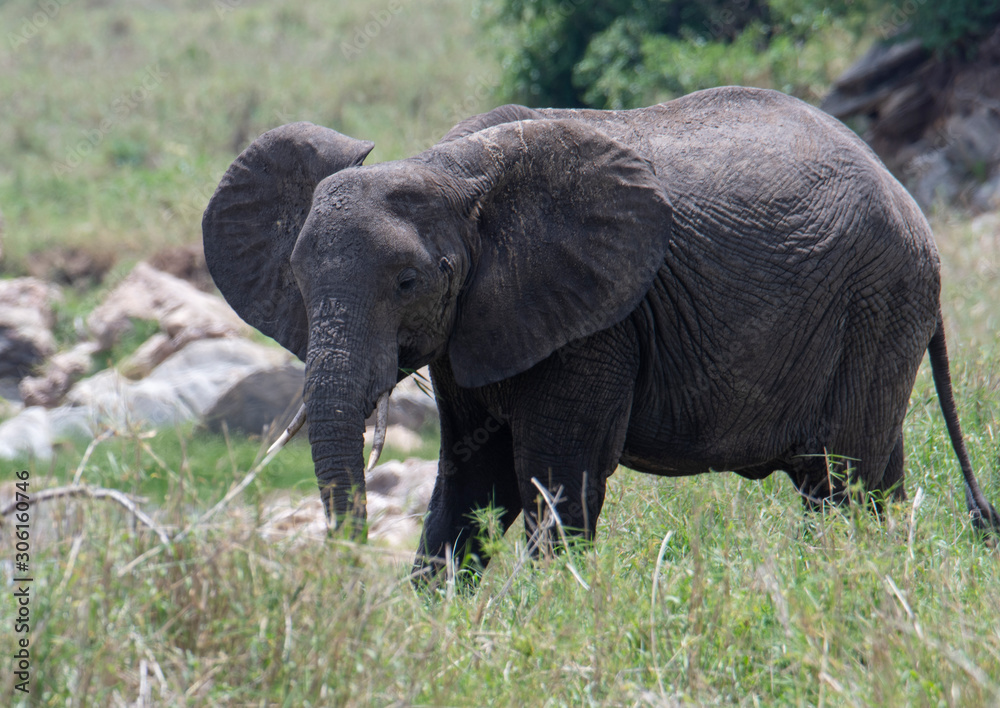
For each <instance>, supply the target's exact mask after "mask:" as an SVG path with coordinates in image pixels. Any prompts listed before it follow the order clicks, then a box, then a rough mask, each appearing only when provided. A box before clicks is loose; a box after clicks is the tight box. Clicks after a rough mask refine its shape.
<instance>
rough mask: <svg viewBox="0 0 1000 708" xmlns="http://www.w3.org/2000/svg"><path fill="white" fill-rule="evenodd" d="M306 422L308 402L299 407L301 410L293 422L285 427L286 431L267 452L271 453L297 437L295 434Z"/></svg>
mask: <svg viewBox="0 0 1000 708" xmlns="http://www.w3.org/2000/svg"><path fill="white" fill-rule="evenodd" d="M305 422H306V404H305V403H303V404H302V407H301V408H299V412H298V413H296V414H295V417H294V418H292V422H291V423H289V424H288V427H287V428H285V432H283V433H282V434H281V437H279V438H278V439H277V440H275V441H274V444H273V445H271V447H269V448H267V454H268V455H271V454H273V453H275V452H277V451H278V450H280V449H281V448H283V447H284V446H285V443H287V442H288V441H289V440H291V439H292V438H294V437H295V434H296V433H297V432H299V431H300V430H301V429H302V425H303V424H304V423H305Z"/></svg>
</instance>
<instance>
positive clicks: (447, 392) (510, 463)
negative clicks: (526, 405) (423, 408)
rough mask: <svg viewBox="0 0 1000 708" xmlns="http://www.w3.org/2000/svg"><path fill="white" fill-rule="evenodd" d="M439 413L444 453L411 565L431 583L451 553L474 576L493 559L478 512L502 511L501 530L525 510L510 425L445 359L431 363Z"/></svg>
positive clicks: (419, 580) (422, 581) (418, 580)
mask: <svg viewBox="0 0 1000 708" xmlns="http://www.w3.org/2000/svg"><path fill="white" fill-rule="evenodd" d="M432 374H433V376H434V384H435V390H436V392H437V399H438V409H439V412H440V415H441V456H440V460H439V463H438V478H437V483H436V484H435V487H434V493H433V495H432V496H431V501H430V506H429V508H428V512H427V516H426V517H425V519H424V530H423V535H422V536H421V539H420V546H419V548H418V550H417V557H416V560H415V561H414V566H413V573H414V575H413V579H414V583H415V584H417V585H419V586H423V585H430V584H432V583H433V582H434V580H435V579H436V578H437V577H438V576H439V574H440V573H441V571H442V570H444V569H445V567H446V563H447V560H448V559H449V557H450V558H451V559H453V563H454V566H455V567H456V569H464V570H467V571H470V572H469V573H468V574H467V575H468V577H469V579H470V580H473V581H474V580H475V578H477V577H478V574H479V572H481V571H482V569H483V568H485V567H486V565H487V564H488V563H489V549H488V548H487V547H486V546H484V543H483V542H484V541H485V540H486V539H485V538H484V534H485V533H486V529H484V528H482V526H481V523H480V522H479V521H478V520H477V518H478V519H481V518H482V517H481V514H480V512H481V511H482V510H484V509H488V508H492V509H494V510H496V511H498V512H499V517H498V528H497V529H496V531H497V532H498V533H499V534H500V535H501V536H502V535H503V533H504V532H506V531H507V529H508V528H510V525H511V524H513V523H514V520H515V519H516V518H517V516H518V514H520V513H521V497H520V494H519V493H518V485H517V478H516V476H515V474H514V450H513V442H512V438H511V429H510V426H509V425H508V424H507V423H506V421H505V420H504V418H503V416H497V415H494V414H493V413H491V412H490V411H489V410H488V409H487V408H486V407H484V406H483V405H481V404H480V403H478V402H477V401H476V400H474V397H473V396H472V395H470V394H469V393H468V391H465V390H462V389H458V387H457V386H455V385H454V381H453V379H451V376H450V369H448V368H447V366H446V365H441V366H437V367H434V368H432Z"/></svg>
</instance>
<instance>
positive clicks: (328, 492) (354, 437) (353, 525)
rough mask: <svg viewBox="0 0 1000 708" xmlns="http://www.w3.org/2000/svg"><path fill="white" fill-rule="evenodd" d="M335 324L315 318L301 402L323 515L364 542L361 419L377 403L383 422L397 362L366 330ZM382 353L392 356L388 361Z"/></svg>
mask: <svg viewBox="0 0 1000 708" xmlns="http://www.w3.org/2000/svg"><path fill="white" fill-rule="evenodd" d="M337 310H338V312H344V311H345V310H344V309H341V308H339V307H338V308H337ZM336 319H340V321H339V322H336V321H335V320H331V319H327V320H322V319H320V318H317V319H316V321H314V323H313V326H312V329H311V332H310V342H309V350H308V354H307V356H306V385H305V390H304V392H303V398H304V403H305V409H306V417H307V418H308V420H309V442H310V444H311V446H312V457H313V464H314V466H315V469H316V478H317V482H318V483H319V489H320V495H321V497H322V499H323V505H324V508H325V510H326V513H327V516H328V518H329V519H330V521H331V523H333V524H335V525H336V527H338V528H339V527H340V526H341V525H343V524H348V525H349V526H350V533H351V534H352V535H354V536H355V537H364V535H365V520H366V516H367V514H366V508H365V464H364V443H365V440H364V433H365V419H366V418H367V417H368V415H369V414H370V413H371V412H372V409H373V408H375V407H376V399H377V400H378V408H379V413H380V415H379V418H380V419H382V422H383V423H384V422H385V421H384V418H385V415H384V413H385V409H386V408H387V405H388V404H387V397H388V391H389V390H391V388H392V386H393V384H394V383H395V377H394V376H393V373H394V372H395V365H396V357H395V351H394V350H393V349H392V348H391V347H388V346H386V347H379V346H375V342H374V341H373V337H372V336H371V332H372V329H371V328H370V326H368V327H365V326H362V324H361V323H355V324H353V325H352V324H350V323H348V322H345V321H344V320H345V319H347V318H343V319H341V318H340V317H338V318H336ZM383 350H386V352H388V351H391V356H389V355H388V354H387V353H386V352H383ZM380 354H381V355H380ZM382 436H383V437H384V432H383V434H382ZM377 447H380V446H377ZM374 452H375V451H374V450H373V453H374ZM372 459H373V461H374V459H377V455H376V454H373V456H372Z"/></svg>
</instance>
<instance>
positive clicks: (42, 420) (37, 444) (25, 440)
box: [0, 406, 52, 460]
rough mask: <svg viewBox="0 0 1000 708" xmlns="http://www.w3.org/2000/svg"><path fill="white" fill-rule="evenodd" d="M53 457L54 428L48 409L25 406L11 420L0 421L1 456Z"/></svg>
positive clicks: (9, 457) (43, 458) (7, 458)
mask: <svg viewBox="0 0 1000 708" xmlns="http://www.w3.org/2000/svg"><path fill="white" fill-rule="evenodd" d="M15 457H34V458H35V459H37V460H50V459H51V458H52V428H51V426H50V425H49V418H48V415H47V411H46V410H45V409H44V408H42V407H41V406H32V407H30V408H25V409H24V410H23V411H21V412H20V413H19V414H17V415H16V416H14V417H13V418H11V419H10V420H8V421H6V422H4V423H0V458H3V459H5V460H11V459H13V458H15Z"/></svg>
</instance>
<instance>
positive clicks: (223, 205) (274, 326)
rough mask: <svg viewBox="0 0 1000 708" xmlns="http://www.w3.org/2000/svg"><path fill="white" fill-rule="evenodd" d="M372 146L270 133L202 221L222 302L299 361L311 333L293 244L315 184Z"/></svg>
mask: <svg viewBox="0 0 1000 708" xmlns="http://www.w3.org/2000/svg"><path fill="white" fill-rule="evenodd" d="M373 147H374V144H373V143H370V142H367V141H363V140H355V139H354V138H349V137H347V136H346V135H341V134H340V133H338V132H337V131H335V130H330V129H329V128H323V127H321V126H318V125H313V124H312V123H289V124H288V125H283V126H281V127H280V128H275V129H274V130H269V131H268V132H266V133H264V134H263V135H261V136H260V137H259V138H257V139H256V140H254V141H253V143H251V144H250V146H249V147H248V148H247V149H246V150H244V151H243V153H242V154H241V155H240V156H239V157H237V158H236V160H235V161H233V164H232V165H230V166H229V169H228V170H226V174H225V175H224V176H223V178H222V181H221V182H220V183H219V187H218V189H216V190H215V194H214V195H213V196H212V199H211V201H209V203H208V208H207V209H206V210H205V215H204V217H203V218H202V222H201V229H202V237H203V239H204V246H205V261H206V262H207V264H208V269H209V272H211V274H212V278H213V279H214V280H215V284H216V285H217V286H218V288H219V290H220V291H221V292H222V295H223V296H224V297H225V298H226V300H227V301H228V302H229V304H230V305H231V306H232V307H233V309H234V310H236V312H237V313H238V314H239V316H240V317H242V318H243V319H244V320H246V321H247V323H249V324H251V325H253V326H254V327H256V328H257V329H259V330H260V331H261V332H263V333H264V334H266V335H267V336H269V337H272V338H274V339H275V340H277V341H278V342H279V343H280V344H281V345H282V346H283V347H285V348H286V349H288V350H289V351H291V352H292V353H294V354H295V355H296V356H298V357H299V358H300V359H303V360H304V359H305V355H306V348H307V346H308V343H309V326H308V322H307V319H306V310H305V306H304V305H303V302H302V295H301V293H300V292H299V288H298V285H297V283H296V282H295V277H294V276H293V275H292V268H291V264H290V257H291V253H292V249H293V248H294V246H295V240H296V239H297V238H298V234H299V230H300V229H301V228H302V224H303V223H304V222H305V220H306V217H307V216H308V215H309V210H310V208H311V206H312V198H313V191H314V190H315V188H316V185H317V184H319V182H320V181H321V180H323V179H324V178H325V177H327V176H329V175H331V174H333V173H334V172H337V171H339V170H342V169H344V168H347V167H353V166H356V165H360V164H361V163H362V162H363V161H364V159H365V157H366V156H367V155H368V153H369V152H371V149H372V148H373Z"/></svg>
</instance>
